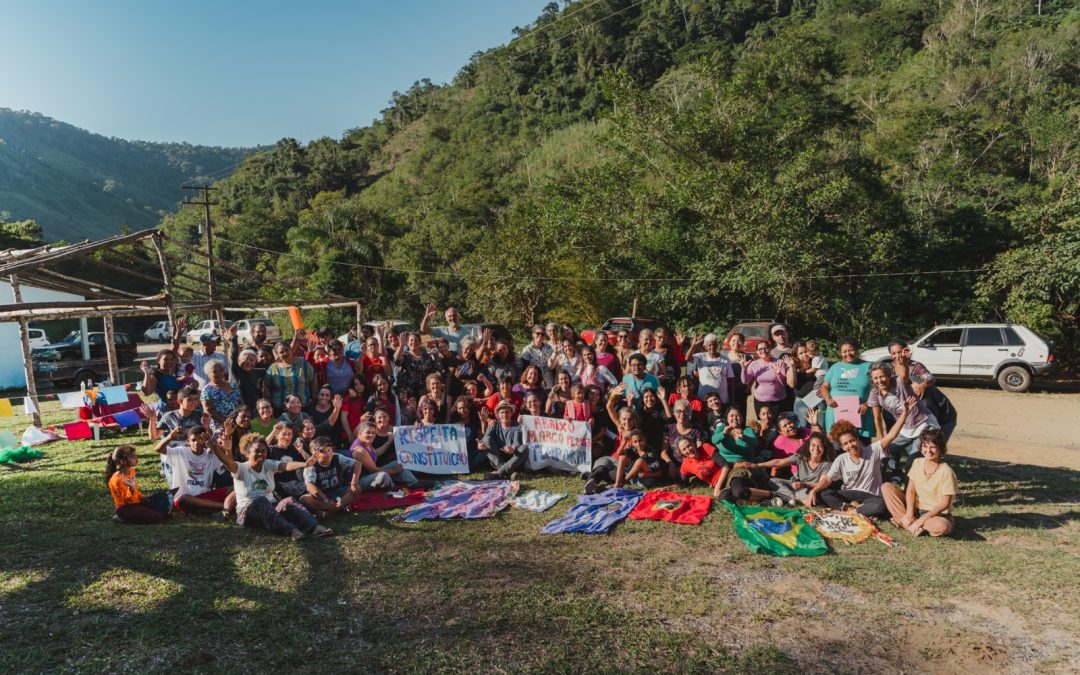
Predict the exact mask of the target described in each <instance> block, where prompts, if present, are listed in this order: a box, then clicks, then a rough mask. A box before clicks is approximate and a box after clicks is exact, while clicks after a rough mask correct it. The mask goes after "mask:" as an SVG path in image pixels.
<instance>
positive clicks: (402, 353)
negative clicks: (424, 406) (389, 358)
mask: <svg viewBox="0 0 1080 675" xmlns="http://www.w3.org/2000/svg"><path fill="white" fill-rule="evenodd" d="M406 347H408V350H406V349H405V348H406ZM394 365H396V366H397V380H396V383H397V386H396V387H395V388H396V389H397V392H398V393H399V394H401V393H403V392H408V394H409V398H419V397H420V396H422V395H423V394H424V384H425V382H424V380H425V378H426V377H427V376H428V375H429V374H430V373H434V372H435V362H434V361H433V360H432V359H431V357H430V356H429V355H428V353H427V352H425V351H424V350H423V349H422V348H421V347H420V335H419V334H418V333H406V334H405V339H404V340H401V341H399V342H398V346H397V349H396V350H395V351H394Z"/></svg>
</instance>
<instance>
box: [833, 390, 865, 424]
mask: <svg viewBox="0 0 1080 675" xmlns="http://www.w3.org/2000/svg"><path fill="white" fill-rule="evenodd" d="M833 399H834V400H835V401H836V410H835V412H834V413H833V414H834V415H836V421H837V422H839V421H840V420H847V421H848V422H851V423H852V424H853V425H855V428H856V429H861V428H862V415H860V414H859V406H860V405H861V404H860V403H859V397H858V396H834V397H833Z"/></svg>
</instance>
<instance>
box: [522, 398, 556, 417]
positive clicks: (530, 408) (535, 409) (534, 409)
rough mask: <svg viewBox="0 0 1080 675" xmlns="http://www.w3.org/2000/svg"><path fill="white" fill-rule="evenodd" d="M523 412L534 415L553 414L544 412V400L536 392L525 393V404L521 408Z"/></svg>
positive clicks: (546, 415) (544, 415) (523, 413)
mask: <svg viewBox="0 0 1080 675" xmlns="http://www.w3.org/2000/svg"><path fill="white" fill-rule="evenodd" d="M521 414H522V415H532V416H533V417H551V415H548V414H545V413H544V402H543V401H541V400H540V397H539V396H537V395H536V394H526V395H525V404H524V405H523V406H522V408H521Z"/></svg>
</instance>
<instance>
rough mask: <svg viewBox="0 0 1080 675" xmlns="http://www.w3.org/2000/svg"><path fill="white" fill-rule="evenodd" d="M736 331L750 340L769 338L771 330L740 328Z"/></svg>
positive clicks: (760, 327)
mask: <svg viewBox="0 0 1080 675" xmlns="http://www.w3.org/2000/svg"><path fill="white" fill-rule="evenodd" d="M736 330H737V331H739V332H740V333H742V334H743V335H744V336H746V337H748V338H766V337H769V329H768V328H766V327H765V326H738V327H737V328H736Z"/></svg>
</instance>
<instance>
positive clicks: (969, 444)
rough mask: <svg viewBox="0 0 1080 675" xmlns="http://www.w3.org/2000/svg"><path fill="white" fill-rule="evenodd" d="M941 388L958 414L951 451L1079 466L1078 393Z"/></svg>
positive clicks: (1043, 463) (1051, 464)
mask: <svg viewBox="0 0 1080 675" xmlns="http://www.w3.org/2000/svg"><path fill="white" fill-rule="evenodd" d="M942 391H944V392H945V393H946V394H947V395H948V397H949V398H950V399H951V400H952V402H953V405H955V406H956V409H957V411H959V415H960V417H959V425H958V426H957V429H956V432H955V433H954V434H953V437H952V440H951V441H950V443H949V453H950V454H954V455H964V456H965V457H976V458H979V459H989V460H994V461H1002V462H1015V463H1017V464H1035V465H1037V466H1049V467H1059V466H1060V467H1065V468H1068V469H1073V470H1080V394H1066V393H1061V394H1058V393H1054V394H1049V393H1030V392H1029V393H1026V394H1009V393H1007V392H1004V391H1000V390H996V389H982V388H968V387H964V388H960V387H942Z"/></svg>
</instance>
